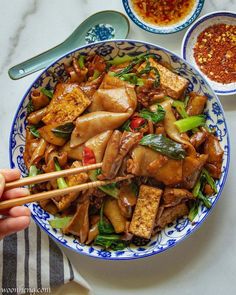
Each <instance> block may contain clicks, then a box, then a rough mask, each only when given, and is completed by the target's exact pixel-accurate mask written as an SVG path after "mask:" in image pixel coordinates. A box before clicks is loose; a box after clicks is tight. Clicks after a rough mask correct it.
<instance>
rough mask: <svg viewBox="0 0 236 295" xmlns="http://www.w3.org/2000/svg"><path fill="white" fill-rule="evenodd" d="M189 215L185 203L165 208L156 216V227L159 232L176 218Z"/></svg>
mask: <svg viewBox="0 0 236 295" xmlns="http://www.w3.org/2000/svg"><path fill="white" fill-rule="evenodd" d="M188 213H189V209H188V206H187V205H186V204H185V203H181V204H178V205H176V206H174V207H169V208H165V209H164V210H162V214H161V215H158V219H157V220H156V226H157V228H158V229H159V230H161V229H163V228H165V227H166V226H167V225H168V224H169V223H171V222H173V221H175V220H176V219H177V218H180V217H183V216H185V215H187V214H188Z"/></svg>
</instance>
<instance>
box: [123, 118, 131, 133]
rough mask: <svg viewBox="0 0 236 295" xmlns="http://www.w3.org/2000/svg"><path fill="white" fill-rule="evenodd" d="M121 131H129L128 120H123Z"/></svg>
mask: <svg viewBox="0 0 236 295" xmlns="http://www.w3.org/2000/svg"><path fill="white" fill-rule="evenodd" d="M121 130H122V131H130V120H127V121H125V123H124V124H123V125H122V126H121Z"/></svg>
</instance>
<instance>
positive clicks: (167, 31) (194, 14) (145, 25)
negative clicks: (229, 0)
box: [122, 0, 205, 35]
mask: <svg viewBox="0 0 236 295" xmlns="http://www.w3.org/2000/svg"><path fill="white" fill-rule="evenodd" d="M122 3H123V6H124V9H125V11H126V13H127V14H128V16H129V18H130V19H131V20H132V21H133V22H134V23H135V24H136V25H137V26H138V27H140V28H141V29H143V30H145V31H148V32H150V33H154V34H161V35H165V34H174V33H177V32H179V31H182V30H184V29H185V28H187V27H188V26H190V25H191V24H192V23H193V22H194V21H195V20H196V18H197V17H198V16H199V14H200V13H201V11H202V8H203V6H204V3H205V0H198V4H197V6H196V8H195V10H194V11H193V12H192V13H191V14H189V17H188V18H187V19H186V22H185V23H183V24H181V25H173V26H172V27H166V28H164V27H163V28H161V27H158V28H154V27H150V26H149V25H148V23H146V22H145V21H144V20H139V19H138V18H137V17H136V15H135V14H134V13H133V9H132V8H131V7H130V5H129V0H122Z"/></svg>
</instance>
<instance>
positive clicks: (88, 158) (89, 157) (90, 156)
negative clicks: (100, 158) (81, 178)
mask: <svg viewBox="0 0 236 295" xmlns="http://www.w3.org/2000/svg"><path fill="white" fill-rule="evenodd" d="M82 163H83V166H85V165H90V164H96V158H95V154H94V152H93V150H91V149H90V148H89V147H86V146H85V147H84V149H83V153H82Z"/></svg>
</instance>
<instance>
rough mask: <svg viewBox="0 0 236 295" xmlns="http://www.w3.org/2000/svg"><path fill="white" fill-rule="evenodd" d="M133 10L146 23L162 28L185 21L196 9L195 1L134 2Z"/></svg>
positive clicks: (159, 0)
mask: <svg viewBox="0 0 236 295" xmlns="http://www.w3.org/2000/svg"><path fill="white" fill-rule="evenodd" d="M132 4H133V8H134V10H135V11H136V13H137V14H138V15H139V16H140V17H141V18H142V19H144V21H146V22H148V23H151V24H157V25H160V26H165V25H171V24H175V23H177V22H179V21H181V20H182V19H184V18H185V17H186V16H187V15H188V14H189V13H190V11H191V10H192V8H193V7H194V4H195V1H194V0H158V1H157V0H132Z"/></svg>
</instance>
